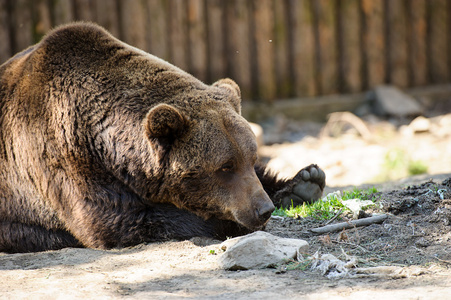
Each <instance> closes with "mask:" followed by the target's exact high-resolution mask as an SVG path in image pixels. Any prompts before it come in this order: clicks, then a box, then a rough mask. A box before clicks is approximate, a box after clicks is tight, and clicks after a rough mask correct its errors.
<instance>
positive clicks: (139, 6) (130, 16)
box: [120, 0, 147, 50]
mask: <svg viewBox="0 0 451 300" xmlns="http://www.w3.org/2000/svg"><path fill="white" fill-rule="evenodd" d="M125 8H126V9H125ZM146 12H147V9H146V2H144V1H141V0H122V1H121V9H120V14H121V18H120V20H121V24H120V25H121V27H122V30H121V33H122V34H123V37H122V39H123V40H124V41H125V42H126V43H128V44H130V45H133V46H135V47H137V48H139V49H142V50H146V47H147V42H146V32H145V30H143V29H144V28H145V24H146V15H145V14H146Z"/></svg>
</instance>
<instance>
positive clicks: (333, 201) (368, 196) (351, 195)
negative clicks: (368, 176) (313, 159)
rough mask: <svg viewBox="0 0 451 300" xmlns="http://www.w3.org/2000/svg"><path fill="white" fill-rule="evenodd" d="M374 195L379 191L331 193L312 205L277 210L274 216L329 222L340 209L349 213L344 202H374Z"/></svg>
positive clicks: (371, 189) (373, 189)
mask: <svg viewBox="0 0 451 300" xmlns="http://www.w3.org/2000/svg"><path fill="white" fill-rule="evenodd" d="M374 193H377V189H376V188H374V187H373V188H369V189H367V190H359V189H357V188H355V189H354V190H352V191H344V192H343V195H339V194H337V193H331V194H329V195H327V196H326V197H324V198H322V199H320V200H318V201H316V202H314V203H312V204H305V203H304V204H303V205H300V206H296V207H294V206H293V205H291V207H289V208H276V210H275V211H274V212H273V215H274V216H281V217H289V218H298V217H301V218H305V217H311V218H314V219H316V220H328V219H331V218H333V217H334V216H335V214H337V212H338V211H339V210H340V209H341V210H342V211H349V209H348V208H347V207H346V206H345V205H344V204H343V203H342V201H344V200H349V199H356V198H357V199H360V200H373V201H374V200H375V199H374V197H373V194H374Z"/></svg>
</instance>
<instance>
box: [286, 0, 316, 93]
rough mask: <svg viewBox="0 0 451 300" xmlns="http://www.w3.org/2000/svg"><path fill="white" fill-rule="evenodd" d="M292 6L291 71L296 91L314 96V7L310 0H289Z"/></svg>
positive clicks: (290, 13)
mask: <svg viewBox="0 0 451 300" xmlns="http://www.w3.org/2000/svg"><path fill="white" fill-rule="evenodd" d="M288 4H289V7H290V10H289V15H288V18H289V20H290V28H291V30H290V48H291V56H290V61H291V62H292V63H291V67H290V68H291V69H290V72H291V74H293V75H292V76H293V84H294V93H295V95H297V96H300V97H305V96H314V95H316V94H317V93H318V87H317V84H316V79H315V70H316V69H317V65H316V63H315V41H314V35H313V26H314V24H313V8H312V7H311V2H310V1H309V0H299V1H298V0H288Z"/></svg>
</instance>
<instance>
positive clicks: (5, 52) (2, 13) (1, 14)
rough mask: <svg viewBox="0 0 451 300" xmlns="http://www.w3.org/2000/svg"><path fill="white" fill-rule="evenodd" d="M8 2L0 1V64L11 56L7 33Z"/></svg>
mask: <svg viewBox="0 0 451 300" xmlns="http://www.w3.org/2000/svg"><path fill="white" fill-rule="evenodd" d="M7 5H8V1H7V0H0V41H2V42H1V43H0V64H1V63H3V62H4V61H6V60H7V59H9V57H10V56H11V55H12V54H13V49H12V47H11V46H12V45H11V36H10V33H9V23H10V20H9V15H8V6H7Z"/></svg>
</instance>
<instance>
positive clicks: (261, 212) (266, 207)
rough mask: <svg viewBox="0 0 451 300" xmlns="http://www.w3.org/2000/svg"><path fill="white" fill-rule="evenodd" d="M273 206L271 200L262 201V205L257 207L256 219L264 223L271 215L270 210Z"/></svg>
mask: <svg viewBox="0 0 451 300" xmlns="http://www.w3.org/2000/svg"><path fill="white" fill-rule="evenodd" d="M274 209H275V207H274V204H272V202H267V201H264V203H263V205H262V206H260V207H259V208H257V211H256V213H257V218H258V220H259V221H260V222H261V223H262V224H264V223H266V221H267V220H268V219H269V218H270V217H271V214H272V212H273V211H274Z"/></svg>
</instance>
